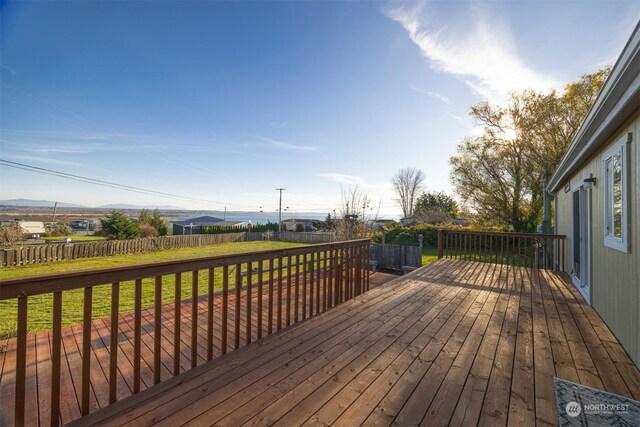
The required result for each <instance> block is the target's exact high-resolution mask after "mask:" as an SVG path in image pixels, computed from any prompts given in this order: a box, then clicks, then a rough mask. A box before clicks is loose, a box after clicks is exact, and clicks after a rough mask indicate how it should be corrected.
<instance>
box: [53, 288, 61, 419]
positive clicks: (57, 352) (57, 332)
mask: <svg viewBox="0 0 640 427" xmlns="http://www.w3.org/2000/svg"><path fill="white" fill-rule="evenodd" d="M51 327H52V329H53V333H52V338H51V426H52V427H56V426H58V425H60V357H61V353H62V352H61V350H62V292H61V291H58V292H54V293H53V322H52V326H51Z"/></svg>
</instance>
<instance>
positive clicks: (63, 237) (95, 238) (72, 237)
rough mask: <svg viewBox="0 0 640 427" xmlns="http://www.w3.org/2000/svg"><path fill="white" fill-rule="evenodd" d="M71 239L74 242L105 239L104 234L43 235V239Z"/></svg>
mask: <svg viewBox="0 0 640 427" xmlns="http://www.w3.org/2000/svg"><path fill="white" fill-rule="evenodd" d="M67 238H69V239H71V241H72V242H100V241H102V240H105V239H106V238H105V237H104V236H73V235H72V236H58V237H43V238H42V240H44V241H50V242H62V241H63V240H64V239H67Z"/></svg>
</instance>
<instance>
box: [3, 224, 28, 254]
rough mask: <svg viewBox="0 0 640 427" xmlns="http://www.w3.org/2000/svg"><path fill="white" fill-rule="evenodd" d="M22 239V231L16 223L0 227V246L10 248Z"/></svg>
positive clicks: (23, 236)
mask: <svg viewBox="0 0 640 427" xmlns="http://www.w3.org/2000/svg"><path fill="white" fill-rule="evenodd" d="M24 238H25V234H24V231H22V228H20V226H19V225H18V224H17V223H11V224H8V225H6V226H4V227H0V246H3V247H7V248H10V247H12V246H14V245H15V244H16V243H18V242H19V241H20V240H23V239H24Z"/></svg>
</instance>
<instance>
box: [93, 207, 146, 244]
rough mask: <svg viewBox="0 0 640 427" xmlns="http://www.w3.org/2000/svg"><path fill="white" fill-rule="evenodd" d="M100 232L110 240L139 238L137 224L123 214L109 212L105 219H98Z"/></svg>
mask: <svg viewBox="0 0 640 427" xmlns="http://www.w3.org/2000/svg"><path fill="white" fill-rule="evenodd" d="M100 224H101V225H102V231H103V233H104V234H105V235H106V236H107V239H110V240H126V239H135V238H136V237H139V236H140V228H139V227H138V222H137V221H134V220H131V219H129V218H128V217H127V216H126V215H125V214H123V213H122V212H118V211H111V213H110V214H109V215H107V217H106V218H105V219H100Z"/></svg>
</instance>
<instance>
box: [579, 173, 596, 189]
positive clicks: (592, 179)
mask: <svg viewBox="0 0 640 427" xmlns="http://www.w3.org/2000/svg"><path fill="white" fill-rule="evenodd" d="M582 182H584V183H585V184H592V185H593V186H594V187H595V186H596V177H595V176H593V174H589V178H585V179H584V180H583V181H582Z"/></svg>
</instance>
